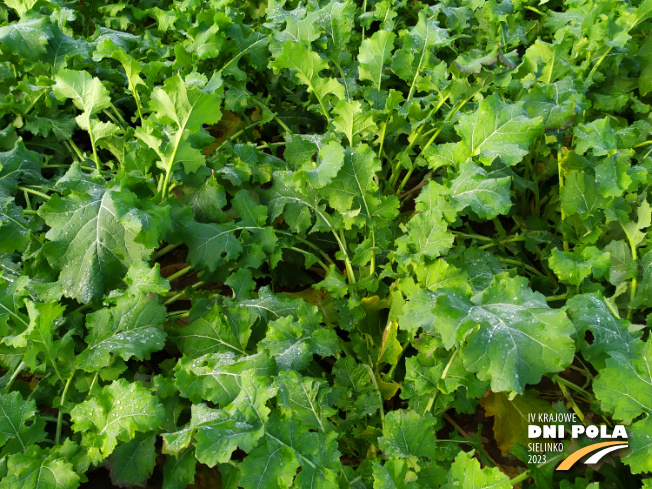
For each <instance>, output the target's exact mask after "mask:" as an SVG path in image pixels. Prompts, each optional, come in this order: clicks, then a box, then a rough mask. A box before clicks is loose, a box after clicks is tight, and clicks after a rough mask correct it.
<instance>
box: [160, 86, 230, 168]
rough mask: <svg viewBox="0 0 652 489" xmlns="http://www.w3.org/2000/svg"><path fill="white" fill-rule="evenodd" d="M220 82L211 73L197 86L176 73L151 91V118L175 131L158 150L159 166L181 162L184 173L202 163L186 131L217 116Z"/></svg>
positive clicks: (220, 115)
mask: <svg viewBox="0 0 652 489" xmlns="http://www.w3.org/2000/svg"><path fill="white" fill-rule="evenodd" d="M221 83H222V82H221V80H220V79H219V78H216V77H214V78H213V79H211V81H209V82H208V83H207V84H206V86H205V87H204V88H203V89H201V88H198V87H197V86H196V85H193V84H189V83H187V82H186V81H184V80H183V79H182V78H181V76H180V75H177V76H173V77H170V78H167V79H166V80H165V83H164V86H163V87H159V88H156V89H155V90H154V91H153V92H152V98H151V99H150V107H151V109H152V111H153V115H154V119H155V120H156V121H157V122H158V123H160V124H172V125H173V126H174V128H175V131H176V132H175V136H174V138H173V140H172V141H171V142H170V144H168V146H167V147H166V149H165V150H164V152H163V153H162V156H163V161H162V163H161V167H162V169H163V170H165V171H168V172H169V171H170V169H172V168H173V167H174V165H175V164H176V163H181V164H182V165H183V168H184V170H185V172H186V173H193V172H196V171H197V170H198V169H199V167H200V166H203V165H204V164H205V158H204V156H203V155H202V154H201V152H200V151H199V150H198V149H195V148H193V147H192V146H191V143H190V142H189V141H188V135H190V134H194V133H196V132H198V131H199V130H200V129H201V127H202V125H204V124H215V123H217V122H218V121H219V120H220V119H221V117H222V112H220V110H219V106H220V101H221V99H222V95H221V91H220V90H219V88H220V86H221Z"/></svg>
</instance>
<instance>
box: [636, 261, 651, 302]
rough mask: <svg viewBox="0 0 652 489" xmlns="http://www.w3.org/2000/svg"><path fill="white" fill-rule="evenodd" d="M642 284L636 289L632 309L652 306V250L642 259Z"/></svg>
mask: <svg viewBox="0 0 652 489" xmlns="http://www.w3.org/2000/svg"><path fill="white" fill-rule="evenodd" d="M640 273H641V275H640V276H641V282H640V283H639V284H638V288H637V289H636V296H634V300H633V301H632V307H641V306H645V305H646V304H652V250H648V251H647V253H645V254H644V255H643V256H642V258H641V272H640Z"/></svg>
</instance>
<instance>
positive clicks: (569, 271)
mask: <svg viewBox="0 0 652 489" xmlns="http://www.w3.org/2000/svg"><path fill="white" fill-rule="evenodd" d="M548 264H549V265H550V268H552V270H553V271H554V272H555V274H556V275H557V277H559V278H560V279H561V280H565V281H567V282H569V283H571V284H572V285H579V284H581V283H582V282H583V281H584V279H585V278H586V277H588V276H589V275H591V268H592V267H591V264H590V263H587V262H585V261H583V260H582V258H581V257H578V256H575V253H570V252H568V251H560V250H558V249H556V248H555V249H554V250H552V253H551V254H550V258H548Z"/></svg>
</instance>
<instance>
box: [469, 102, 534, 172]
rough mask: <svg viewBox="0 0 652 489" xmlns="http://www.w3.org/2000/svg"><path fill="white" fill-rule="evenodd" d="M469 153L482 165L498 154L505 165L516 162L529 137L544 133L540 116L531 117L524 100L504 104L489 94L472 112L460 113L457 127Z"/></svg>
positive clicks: (487, 163)
mask: <svg viewBox="0 0 652 489" xmlns="http://www.w3.org/2000/svg"><path fill="white" fill-rule="evenodd" d="M456 131H457V133H458V134H459V135H460V136H461V138H462V143H463V144H464V145H465V147H466V151H467V153H468V154H470V155H472V156H478V158H479V159H480V161H481V162H482V163H484V164H485V165H491V163H493V161H494V160H495V159H496V158H500V159H501V160H502V161H503V162H504V163H505V164H506V165H508V166H513V165H515V164H517V163H519V162H520V161H521V160H522V159H523V157H524V156H525V155H526V154H527V152H528V149H529V147H530V145H531V144H532V141H534V139H535V138H536V137H537V136H539V135H540V134H541V133H543V120H542V119H541V117H535V118H533V119H532V118H530V116H529V115H528V114H527V112H526V111H525V109H524V108H523V102H517V103H514V104H507V103H505V102H503V101H502V100H500V98H499V97H498V95H495V94H494V95H491V96H489V97H487V98H485V99H484V100H482V102H480V106H479V107H478V110H477V111H476V112H475V113H473V114H472V115H464V116H462V117H460V122H459V123H458V125H457V127H456Z"/></svg>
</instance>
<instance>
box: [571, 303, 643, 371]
mask: <svg viewBox="0 0 652 489" xmlns="http://www.w3.org/2000/svg"><path fill="white" fill-rule="evenodd" d="M566 305H567V306H568V315H569V316H570V318H571V319H572V320H573V324H574V325H575V329H576V330H577V333H576V334H577V342H578V343H579V347H580V351H581V352H582V355H583V356H584V358H585V359H586V360H588V361H589V362H591V363H592V364H593V366H594V367H595V368H596V369H598V370H601V369H603V368H604V367H605V361H606V360H607V359H608V358H609V355H611V354H612V353H613V352H618V353H620V354H622V355H623V356H625V357H627V358H634V357H636V356H638V355H639V354H640V351H639V350H640V346H641V343H640V341H639V340H638V335H636V334H632V333H630V332H629V330H628V329H627V322H626V321H623V320H621V319H618V318H615V317H614V316H613V314H612V313H611V311H610V310H609V308H608V307H607V305H606V304H605V301H604V299H603V298H602V297H600V296H599V295H597V294H595V293H592V294H580V295H576V296H575V297H573V298H571V299H570V300H569V301H568V302H567V303H566ZM588 331H590V332H591V334H592V335H593V337H592V339H591V342H590V343H589V342H587V341H586V339H585V337H586V333H587V332H588Z"/></svg>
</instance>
